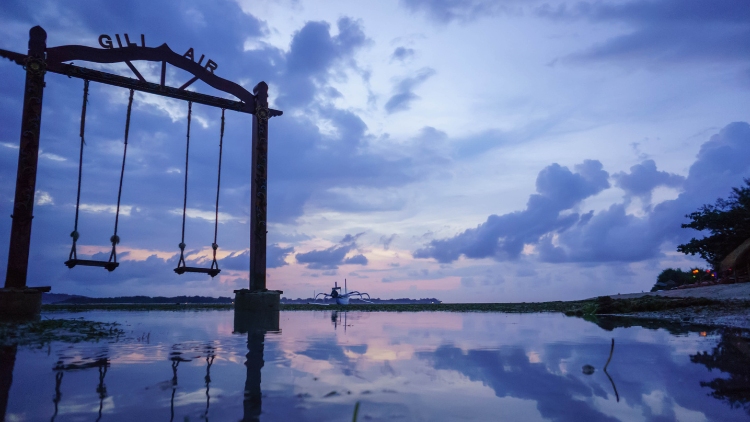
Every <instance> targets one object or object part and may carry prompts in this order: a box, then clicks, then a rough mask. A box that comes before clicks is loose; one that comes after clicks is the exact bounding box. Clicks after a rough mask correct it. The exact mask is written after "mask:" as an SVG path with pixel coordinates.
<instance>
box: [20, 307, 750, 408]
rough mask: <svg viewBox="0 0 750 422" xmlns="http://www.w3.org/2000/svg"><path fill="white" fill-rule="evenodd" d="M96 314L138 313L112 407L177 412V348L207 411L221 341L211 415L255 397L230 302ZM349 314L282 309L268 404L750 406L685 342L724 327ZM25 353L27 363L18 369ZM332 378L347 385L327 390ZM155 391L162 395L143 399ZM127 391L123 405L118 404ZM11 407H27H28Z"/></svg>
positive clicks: (271, 351)
mask: <svg viewBox="0 0 750 422" xmlns="http://www.w3.org/2000/svg"><path fill="white" fill-rule="evenodd" d="M76 316H78V315H76ZM97 318H101V319H106V320H117V321H121V322H123V321H127V323H126V325H124V326H123V328H124V329H125V330H127V332H128V334H127V336H126V337H127V338H125V339H121V340H120V342H118V343H110V344H107V345H106V350H107V353H108V356H109V358H110V364H111V367H110V368H111V371H110V372H109V373H108V374H107V379H106V382H107V387H108V390H109V394H110V395H111V397H108V398H107V399H106V400H105V411H106V410H107V409H112V410H111V411H110V412H112V413H118V412H122V415H142V414H145V412H150V413H149V414H151V415H153V414H156V413H158V412H162V413H160V414H161V415H162V416H164V415H166V416H167V417H166V420H168V418H169V413H168V411H169V404H170V402H169V400H170V397H171V392H172V384H171V382H170V381H169V378H170V377H171V371H170V364H171V362H170V356H172V355H170V353H172V352H179V353H180V355H179V356H181V357H182V358H184V359H192V361H191V362H183V363H181V364H180V365H179V385H178V388H177V389H176V390H175V391H176V393H175V406H176V415H175V420H182V418H183V417H184V415H186V414H190V415H197V414H203V412H204V411H205V406H206V395H205V381H204V377H205V375H206V369H207V368H206V361H205V355H206V353H207V351H208V350H209V348H210V350H211V351H212V353H214V354H215V355H216V360H215V362H214V363H213V366H212V367H211V389H210V391H211V407H210V413H209V416H210V417H211V419H212V420H236V419H237V418H235V417H234V415H236V414H238V413H239V412H241V406H242V402H243V385H244V381H245V376H246V370H245V362H246V354H247V350H248V349H247V341H248V337H247V335H236V334H231V332H230V331H229V329H228V327H229V325H231V321H232V313H231V312H221V311H210V312H149V313H146V312H143V313H136V312H99V313H94V312H92V313H90V314H88V316H87V319H97ZM347 319H348V323H349V327H348V329H347V331H346V332H344V331H343V330H341V328H340V327H339V329H338V330H334V327H333V326H332V325H331V312H330V311H314V312H282V313H281V316H280V325H281V327H280V328H281V329H282V334H267V335H266V336H265V344H264V347H265V349H264V360H265V366H264V367H263V373H262V376H263V377H262V379H263V393H264V397H263V410H264V412H266V411H268V413H267V415H268V416H267V417H268V418H269V419H271V420H302V421H304V420H327V417H329V416H330V415H339V414H348V415H351V409H352V407H353V403H354V402H355V401H361V402H362V403H363V407H362V409H361V410H363V411H364V412H363V413H361V417H362V420H365V419H364V415H369V416H370V417H371V418H373V419H375V420H389V418H391V419H400V420H506V421H519V420H523V421H542V420H553V421H565V420H576V421H578V420H581V421H583V420H596V421H600V420H604V421H607V420H615V419H617V420H628V421H630V420H634V421H639V420H640V421H656V420H693V419H690V418H696V419H695V420H711V421H732V420H745V419H746V418H747V415H746V414H745V413H744V412H743V411H742V410H741V409H739V410H738V409H731V408H730V406H728V405H727V404H726V403H722V402H721V401H720V400H717V399H715V398H713V397H710V396H708V395H707V393H709V389H707V388H705V387H701V386H700V382H701V381H711V380H713V379H716V378H717V377H722V378H725V377H726V376H727V375H726V374H725V373H723V372H719V371H714V372H713V373H710V372H709V371H708V370H707V368H706V367H705V366H704V365H701V364H696V363H691V362H690V357H689V356H688V355H686V354H685V353H683V352H682V351H683V350H693V349H698V350H709V351H710V350H712V348H713V347H715V346H716V345H717V339H716V338H715V337H714V338H710V337H709V338H699V337H698V336H697V335H693V334H687V335H682V336H679V337H676V336H673V335H670V334H669V333H668V332H666V331H665V330H645V329H643V328H639V327H633V328H627V329H620V328H617V329H615V330H614V331H611V332H608V331H604V330H602V329H600V328H599V327H597V326H596V325H594V324H590V323H587V322H585V321H583V322H582V321H581V320H580V319H571V318H566V317H564V316H562V315H553V314H547V315H503V314H483V313H466V314H461V313H423V314H395V313H394V314H386V313H367V314H362V313H358V312H348V317H347ZM228 324H229V325H228ZM131 332H132V333H131ZM141 332H150V333H151V337H150V338H151V344H146V343H138V342H136V341H135V340H134V339H135V338H136V337H139V336H140V335H141ZM612 336H615V337H616V342H617V345H616V347H615V351H614V355H613V359H612V362H611V363H610V365H609V367H608V371H609V373H610V374H611V375H612V377H613V378H614V380H615V382H616V383H617V389H618V391H619V393H620V395H621V396H620V402H619V403H618V402H617V401H616V398H615V395H614V392H613V390H612V387H611V385H610V383H609V380H608V379H607V377H606V375H605V374H604V373H603V371H602V367H603V365H604V363H605V362H606V360H607V356H608V353H609V348H610V339H611V337H612ZM103 349H104V347H103V346H102V345H101V344H98V345H85V344H76V345H72V346H71V347H70V348H68V345H65V347H61V348H60V349H59V351H56V352H55V353H53V355H52V357H51V358H48V360H45V359H47V358H45V357H44V356H42V355H43V353H39V352H34V353H35V354H34V355H33V356H22V355H19V360H18V361H19V362H21V361H23V362H25V365H27V366H33V365H37V366H39V367H42V369H43V371H41V372H43V374H45V375H44V376H45V377H46V378H44V377H41V376H36V375H35V374H33V373H29V372H20V373H19V374H23V375H19V376H18V377H15V376H14V388H17V389H18V393H14V394H29V393H28V392H29V391H32V390H33V389H36V388H38V386H39V385H43V386H46V387H45V388H47V389H48V390H50V391H51V386H53V385H54V375H55V374H54V371H51V370H50V368H51V367H52V366H54V360H56V359H57V356H58V353H62V354H64V355H65V356H67V357H68V358H69V359H71V361H72V360H76V361H77V360H81V359H83V357H86V356H94V357H96V356H98V353H99V352H100V351H101V350H103ZM49 359H53V360H49ZM50 362H51V363H50ZM584 364H591V365H593V366H594V367H596V372H595V373H594V374H593V375H589V376H587V375H583V374H582V372H581V367H582V365H584ZM21 367H22V366H21V365H19V364H17V365H16V368H17V370H18V368H21ZM24 370H27V369H26V368H24ZM73 372H74V373H66V375H65V378H64V380H63V383H62V391H63V396H62V401H61V402H60V406H61V409H67V411H69V412H71V413H78V414H80V415H83V416H86V415H92V414H93V413H92V409H96V408H98V400H96V395H95V391H94V388H95V385H96V369H88V370H83V371H73ZM24 376H28V382H27V381H26V380H25V379H24ZM32 380H34V381H33V382H32ZM39 380H42V381H39ZM144 387H145V388H144ZM159 387H162V388H161V389H160V388H159ZM331 391H336V392H337V393H338V395H334V396H331V397H325V396H326V395H327V394H328V393H329V392H331ZM349 392H351V394H349ZM364 392H367V393H364ZM363 393H364V394H363ZM220 396H221V397H220ZM215 398H216V399H218V400H216V401H214V399H215ZM147 402H148V403H152V404H149V405H147V406H144V405H142V403H147ZM115 403H116V404H117V407H116V408H110V407H108V406H109V405H110V404H112V405H113V406H114V404H115ZM66 406H67V407H66ZM141 407H142V408H141ZM51 409H52V403H51V395H50V396H49V397H48V400H47V407H46V408H44V409H41V410H39V411H30V413H29V414H28V417H27V419H28V420H42V419H44V418H43V417H42V416H45V415H41V416H39V415H40V414H41V413H43V412H44V411H50V413H51ZM9 410H10V412H11V413H14V414H15V413H16V409H9ZM222 412H224V413H222ZM271 415H273V416H271ZM77 416H78V415H77ZM118 416H119V415H118ZM68 417H69V416H68ZM123 417H125V416H123ZM151 418H153V416H150V417H149V416H143V417H140V419H143V420H150V419H151ZM682 418H684V419H682ZM47 419H49V418H48V416H47ZM92 419H93V418H92ZM105 419H106V418H105ZM131 419H133V420H137V418H135V417H131ZM191 420H192V416H191Z"/></svg>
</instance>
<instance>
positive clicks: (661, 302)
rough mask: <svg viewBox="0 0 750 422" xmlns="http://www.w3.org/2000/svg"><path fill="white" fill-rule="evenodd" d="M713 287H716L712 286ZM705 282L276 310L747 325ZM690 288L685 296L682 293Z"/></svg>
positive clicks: (74, 308) (154, 307)
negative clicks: (675, 290) (606, 292)
mask: <svg viewBox="0 0 750 422" xmlns="http://www.w3.org/2000/svg"><path fill="white" fill-rule="evenodd" d="M716 287H722V288H720V289H716ZM727 287H731V286H711V287H705V288H701V289H690V290H680V291H679V292H680V295H679V296H682V297H673V296H677V295H676V294H670V293H672V292H671V291H670V292H655V293H650V294H649V293H643V294H640V293H639V294H629V295H615V296H602V297H598V298H591V299H587V300H577V301H567V302H563V301H554V302H531V303H435V304H352V305H335V304H330V305H328V306H321V305H313V304H283V303H282V304H281V305H280V310H281V311H323V312H326V311H328V312H331V311H338V312H341V311H346V312H397V313H401V312H496V313H509V314H513V313H563V314H565V315H567V316H570V317H580V318H584V319H586V320H590V321H591V322H595V323H597V318H602V317H606V318H630V319H632V318H635V319H644V320H661V321H666V322H670V323H678V324H692V325H695V324H699V325H706V326H718V327H721V326H724V327H734V328H741V329H750V299H748V298H746V297H745V296H744V295H740V294H735V293H737V292H739V291H745V290H747V292H749V293H750V284H747V285H736V286H735V287H733V288H732V289H727ZM710 289H713V290H710ZM686 291H688V292H690V293H689V294H685V293H682V292H686ZM233 308H234V306H233V305H232V304H229V303H221V304H216V303H179V304H176V303H161V304H159V303H133V304H126V303H119V304H101V303H99V304H47V305H43V306H42V312H43V313H46V314H54V313H59V312H88V311H182V312H184V311H211V310H226V311H228V310H232V309H233Z"/></svg>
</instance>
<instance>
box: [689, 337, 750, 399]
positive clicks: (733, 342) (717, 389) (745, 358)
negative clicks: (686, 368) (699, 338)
mask: <svg viewBox="0 0 750 422" xmlns="http://www.w3.org/2000/svg"><path fill="white" fill-rule="evenodd" d="M690 360H691V361H692V362H694V363H700V364H701V365H704V366H705V367H706V368H708V369H709V370H714V369H718V370H719V371H722V372H725V373H728V374H729V378H716V379H714V380H713V381H709V382H701V386H702V387H709V388H711V389H712V390H713V392H712V393H711V396H713V397H715V398H717V399H719V400H723V401H726V402H727V403H729V405H730V406H732V408H743V409H744V410H745V411H746V412H748V413H750V338H748V336H747V333H743V332H742V331H741V330H737V329H729V328H727V329H725V330H724V331H723V332H722V334H721V340H720V341H719V344H717V345H716V347H714V348H713V350H712V351H711V353H710V354H709V353H708V352H703V353H698V354H695V355H691V356H690Z"/></svg>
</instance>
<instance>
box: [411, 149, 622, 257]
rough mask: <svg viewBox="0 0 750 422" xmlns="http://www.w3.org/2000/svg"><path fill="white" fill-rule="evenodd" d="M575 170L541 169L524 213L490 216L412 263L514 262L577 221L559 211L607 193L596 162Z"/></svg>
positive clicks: (419, 254)
mask: <svg viewBox="0 0 750 422" xmlns="http://www.w3.org/2000/svg"><path fill="white" fill-rule="evenodd" d="M575 170H576V172H575V173H573V172H571V171H570V170H569V169H568V168H567V167H562V166H560V165H559V164H552V165H550V166H548V167H546V168H544V169H543V170H542V171H541V172H539V175H538V177H537V180H536V190H537V193H535V194H533V195H531V196H530V197H529V201H528V203H527V204H526V209H525V210H524V211H518V212H514V213H510V214H505V215H501V216H498V215H491V216H489V217H488V218H487V221H486V222H484V223H482V224H480V225H479V226H477V227H476V228H474V229H468V230H466V231H464V232H463V233H460V234H458V235H456V236H455V237H452V238H448V239H440V240H433V241H431V242H430V243H429V244H428V245H427V246H426V247H425V248H423V249H419V250H417V251H416V252H414V257H415V258H434V259H436V260H437V261H439V262H452V261H455V260H457V259H458V258H459V257H460V256H461V255H464V256H466V257H467V258H475V259H480V258H493V259H496V260H512V259H516V258H518V256H519V255H520V254H521V251H522V250H523V245H524V244H526V243H536V242H538V241H539V238H540V237H542V236H544V235H545V234H547V233H551V232H552V233H554V232H560V231H564V230H566V229H568V228H569V227H571V226H572V225H573V224H575V223H576V222H577V221H578V220H579V215H578V214H577V213H570V214H563V213H562V212H563V211H566V210H569V209H571V208H573V207H574V206H575V205H577V204H578V203H580V202H581V201H582V200H584V199H586V198H588V197H590V196H593V195H596V194H597V193H599V192H601V191H602V190H604V189H606V188H608V187H609V182H608V180H607V179H608V178H609V174H608V173H607V172H606V171H604V170H603V169H602V164H601V163H600V162H599V161H595V160H586V161H584V162H583V163H581V164H578V165H576V166H575Z"/></svg>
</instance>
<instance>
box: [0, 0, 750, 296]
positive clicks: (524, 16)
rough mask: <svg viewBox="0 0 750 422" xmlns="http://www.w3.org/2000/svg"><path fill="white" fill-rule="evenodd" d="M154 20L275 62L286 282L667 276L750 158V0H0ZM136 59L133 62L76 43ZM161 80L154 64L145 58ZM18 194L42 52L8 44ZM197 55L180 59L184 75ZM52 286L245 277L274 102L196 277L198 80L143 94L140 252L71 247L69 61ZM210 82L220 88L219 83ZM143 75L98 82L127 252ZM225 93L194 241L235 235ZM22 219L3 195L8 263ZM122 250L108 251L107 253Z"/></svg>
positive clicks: (297, 286) (20, 34)
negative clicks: (259, 159)
mask: <svg viewBox="0 0 750 422" xmlns="http://www.w3.org/2000/svg"><path fill="white" fill-rule="evenodd" d="M34 25H42V26H43V27H44V28H45V29H46V30H47V33H48V45H49V46H57V45H65V44H81V45H87V46H94V47H96V46H98V42H97V39H98V36H99V35H100V34H109V35H110V36H114V34H123V33H128V34H131V35H132V34H141V33H142V34H145V39H146V44H147V45H148V46H157V45H160V44H162V43H167V44H169V46H170V47H171V48H172V49H173V50H175V51H177V52H179V53H182V52H183V51H187V50H188V48H191V47H192V48H194V49H195V52H196V54H197V56H200V55H202V54H205V55H206V57H207V58H210V59H212V60H214V61H215V62H216V63H218V69H217V70H216V74H217V75H219V76H221V77H223V78H226V79H229V80H232V81H235V82H238V83H240V84H242V85H243V86H245V88H247V89H248V90H250V89H252V87H253V86H254V85H255V84H256V83H257V82H259V81H261V80H263V81H266V82H267V83H268V84H269V86H270V96H271V98H270V101H271V105H272V107H275V108H278V109H281V110H283V111H284V115H283V116H282V117H277V118H273V119H272V120H271V122H270V139H269V151H270V152H269V161H270V163H269V233H268V236H269V257H268V266H269V270H268V276H269V279H268V287H269V288H273V289H280V290H284V291H285V296H289V297H307V296H311V295H312V294H313V291H318V292H319V291H323V290H325V289H328V288H329V287H330V286H331V285H332V284H333V282H334V281H338V282H342V281H343V279H344V278H346V279H347V280H348V283H349V287H350V288H355V289H357V290H360V291H367V292H369V293H370V294H371V295H372V296H373V297H381V298H393V297H404V296H410V297H438V298H440V299H442V300H444V301H447V302H460V301H474V302H506V301H538V300H555V299H577V298H586V297H592V296H597V295H600V294H608V293H609V294H611V293H618V292H620V293H625V292H632V291H641V290H648V289H650V287H651V286H652V285H653V283H654V281H655V277H656V275H657V274H658V273H659V271H661V269H663V268H666V267H669V266H673V267H674V266H677V267H682V268H687V267H689V266H692V265H696V264H702V262H701V261H700V260H697V259H695V258H690V257H685V256H684V255H682V254H679V253H677V252H676V251H675V247H676V245H677V244H679V243H682V242H684V241H686V240H689V239H690V238H691V237H693V236H696V235H698V233H695V232H690V231H688V230H686V229H681V228H680V224H682V223H684V222H686V219H685V217H684V216H685V214H687V213H689V212H692V211H694V210H695V209H696V208H697V207H698V206H700V205H702V204H704V203H709V202H713V201H715V200H716V198H718V197H726V196H727V195H728V194H729V192H730V188H731V187H733V186H739V185H740V184H741V183H742V180H743V178H745V177H750V159H748V157H750V125H748V124H747V123H746V121H747V120H748V116H747V113H746V110H748V109H750V97H749V96H748V88H750V54H748V53H750V42H749V41H747V40H750V3H747V2H738V1H736V0H648V1H646V0H624V1H611V2H598V1H594V2H586V1H578V0H576V1H518V0H506V1H494V0H492V1H491V0H439V1H427V0H400V1H396V0H393V1H381V2H372V3H369V4H368V5H366V6H363V3H361V2H351V1H305V0H299V1H286V0H281V1H249V0H245V1H243V0H240V1H211V2H208V1H176V0H171V1H159V2H145V1H130V2H94V1H78V2H74V3H68V2H56V1H36V2H28V1H20V0H17V1H15V0H8V1H5V2H3V3H2V4H0V37H1V40H2V41H0V48H4V49H9V50H13V51H17V52H25V51H26V43H27V39H28V30H29V28H30V27H32V26H34ZM77 64H79V65H85V66H90V67H94V68H97V69H102V70H105V71H109V72H114V73H119V74H122V75H127V76H131V75H132V74H131V72H130V71H129V70H128V69H127V67H126V66H125V65H97V64H92V63H77ZM135 65H136V67H138V68H139V70H140V72H141V73H142V74H143V75H144V76H145V77H146V79H148V80H151V81H158V78H159V66H158V65H157V64H156V63H150V62H136V63H135ZM0 77H1V78H2V81H3V82H2V83H1V84H0V215H1V216H6V217H7V215H9V214H10V213H11V210H12V200H13V187H14V181H15V174H16V162H17V159H18V158H17V157H18V139H19V130H20V119H21V101H22V97H23V80H24V72H23V71H22V69H21V68H20V67H19V66H17V65H15V64H13V63H11V62H9V61H7V60H2V61H0ZM188 78H189V77H188V75H187V74H185V73H182V71H177V70H175V69H170V71H169V72H168V74H167V83H169V84H171V85H173V86H180V85H182V83H184V82H185V81H186V80H187V79H188ZM46 81H47V88H46V90H45V98H44V114H43V118H42V131H41V141H40V145H41V150H42V153H41V155H40V159H39V176H38V180H37V195H36V204H37V205H36V208H35V219H34V229H33V237H32V250H31V255H32V257H31V260H32V262H31V265H30V281H29V284H30V285H51V286H52V288H53V292H57V293H75V294H83V295H89V296H114V295H131V294H147V295H181V294H189V295H194V294H197V295H210V296H219V295H223V296H227V295H231V292H232V290H233V289H236V288H240V287H245V286H246V285H247V275H246V271H247V269H248V258H247V245H248V241H249V240H248V239H249V226H248V222H247V220H248V216H249V180H250V176H249V173H250V169H249V158H250V148H249V143H250V134H249V129H250V119H249V118H248V116H247V115H241V114H239V113H234V112H227V127H226V135H225V144H224V148H225V156H224V160H225V161H224V172H223V174H222V190H221V196H222V200H221V207H220V211H221V219H220V220H221V224H220V226H219V241H218V243H219V245H220V252H221V254H220V255H221V257H222V258H223V259H222V260H221V261H220V267H221V268H222V270H223V271H222V274H221V276H220V277H217V278H216V279H213V280H212V279H210V277H208V276H205V277H204V276H196V275H184V276H177V275H176V274H174V273H173V272H172V268H174V266H175V265H176V261H177V256H178V255H176V254H177V253H178V252H179V250H178V248H177V244H178V243H179V241H180V224H181V205H182V189H183V187H182V183H183V178H184V173H182V172H183V171H184V152H185V150H184V148H185V141H184V140H185V129H186V113H187V104H186V103H184V102H181V101H176V100H170V99H165V98H160V97H156V96H151V95H146V94H140V93H137V94H136V97H135V102H134V110H133V117H132V123H131V136H130V145H129V149H128V161H127V165H126V174H125V182H124V189H123V204H124V208H123V209H124V212H123V213H122V215H121V220H120V229H119V231H120V237H121V239H122V243H121V244H120V247H119V250H120V251H121V261H122V264H121V266H120V268H118V269H117V270H116V271H115V272H113V273H107V272H106V271H105V270H103V269H101V268H75V269H73V270H69V269H67V268H66V267H65V266H64V265H63V261H65V260H66V259H67V255H68V251H69V248H70V238H69V234H70V232H71V230H72V228H73V216H74V204H75V193H76V185H75V184H76V177H77V157H78V145H79V138H78V128H79V118H80V106H81V98H82V87H83V82H82V81H81V80H78V79H68V78H65V77H64V76H61V75H56V74H48V75H47V76H46ZM192 89H195V90H196V91H198V92H203V93H207V94H215V95H218V93H217V92H215V91H212V89H211V88H209V87H207V86H206V85H203V84H201V83H196V84H194V85H193V86H192ZM126 104H127V91H126V90H124V89H120V88H114V87H109V86H104V85H100V84H96V83H92V85H91V93H90V98H89V111H88V116H87V136H86V140H87V148H86V150H85V153H84V174H83V190H82V204H83V205H82V212H81V217H80V223H79V224H80V226H79V232H80V233H81V239H80V240H79V245H80V246H79V250H80V252H81V254H82V255H84V256H91V255H96V254H100V255H101V254H107V255H108V239H109V236H110V235H111V232H112V228H113V225H114V214H113V206H114V204H115V201H116V199H117V181H118V178H119V165H120V160H121V159H122V156H121V154H122V136H123V131H124V120H125V108H126ZM219 117H220V111H219V110H216V109H212V108H210V107H206V106H201V105H196V106H195V107H194V113H193V133H192V140H193V141H192V142H191V157H190V175H189V178H190V181H189V186H190V192H189V194H188V208H189V213H188V216H189V218H188V224H187V235H186V243H187V245H188V248H187V249H188V250H190V256H189V258H190V260H191V261H193V262H196V263H200V262H202V261H203V260H205V257H206V256H208V252H209V250H210V244H211V242H212V240H213V238H212V235H213V221H212V219H213V213H214V204H213V202H214V200H215V183H216V163H217V160H218V136H219ZM10 223H11V220H10V219H9V218H3V219H0V240H2V241H0V257H1V258H0V271H2V273H3V274H4V272H5V265H6V262H5V258H4V257H5V256H7V247H8V243H7V239H8V238H9V231H10ZM104 257H105V258H106V256H104Z"/></svg>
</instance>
